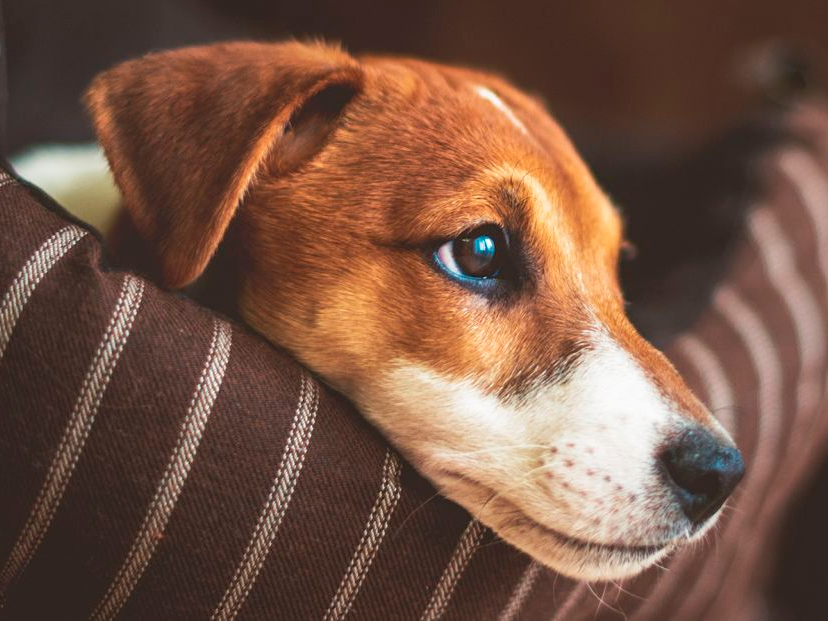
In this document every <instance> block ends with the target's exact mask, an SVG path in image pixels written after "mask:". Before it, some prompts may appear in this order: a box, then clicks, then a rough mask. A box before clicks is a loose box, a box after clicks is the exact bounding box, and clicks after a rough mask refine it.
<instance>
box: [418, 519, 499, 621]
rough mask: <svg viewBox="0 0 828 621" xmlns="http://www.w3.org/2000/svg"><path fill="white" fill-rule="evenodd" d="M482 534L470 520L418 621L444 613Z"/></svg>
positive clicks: (432, 618) (428, 619)
mask: <svg viewBox="0 0 828 621" xmlns="http://www.w3.org/2000/svg"><path fill="white" fill-rule="evenodd" d="M484 532H485V529H484V527H483V525H482V524H481V523H480V522H478V521H477V520H471V521H470V522H469V524H468V526H466V529H465V530H464V531H463V534H462V535H460V541H458V542H457V546H456V547H455V548H454V553H453V554H452V556H451V560H450V561H449V564H448V565H447V566H446V568H445V570H443V574H442V575H441V576H440V580H439V581H438V582H437V586H435V587H434V591H433V592H432V593H431V599H430V600H429V602H428V606H426V609H425V610H424V611H423V614H422V616H421V617H420V621H436V620H437V619H439V618H440V617H442V616H443V614H444V613H445V612H446V607H447V606H448V604H449V601H450V600H451V595H452V593H454V589H455V587H456V586H457V583H458V582H459V581H460V577H461V576H462V575H463V572H464V571H465V570H466V566H467V565H468V564H469V561H470V560H471V557H472V555H474V553H475V551H476V550H477V547H478V546H479V545H480V540H481V539H482V538H483V533H484Z"/></svg>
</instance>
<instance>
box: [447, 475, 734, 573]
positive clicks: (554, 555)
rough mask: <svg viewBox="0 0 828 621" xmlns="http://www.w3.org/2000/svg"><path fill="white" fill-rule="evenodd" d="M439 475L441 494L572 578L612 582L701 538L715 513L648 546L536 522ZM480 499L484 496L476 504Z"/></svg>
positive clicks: (474, 486)
mask: <svg viewBox="0 0 828 621" xmlns="http://www.w3.org/2000/svg"><path fill="white" fill-rule="evenodd" d="M440 478H441V479H442V480H443V482H446V483H447V485H445V486H443V485H441V488H442V490H441V491H442V493H444V494H445V495H446V496H448V497H449V498H451V499H452V500H454V501H455V502H457V503H458V504H460V505H462V506H464V507H465V508H466V509H467V510H469V511H470V512H472V515H474V516H475V517H477V518H478V519H479V520H480V521H481V522H482V523H484V524H485V525H486V526H488V527H490V528H491V529H492V530H493V531H494V532H495V533H496V534H497V535H498V536H499V537H500V538H501V539H503V540H504V541H506V542H508V543H510V544H511V545H513V546H515V547H516V548H518V549H520V550H522V551H523V552H525V553H526V554H528V555H529V556H531V557H532V558H534V559H535V560H536V561H538V562H539V563H541V564H543V565H545V566H547V567H549V568H550V569H552V570H554V571H556V572H558V573H560V574H563V575H565V576H568V577H570V578H574V579H576V580H587V581H600V580H618V579H622V578H629V577H631V576H634V575H636V574H639V573H641V572H642V571H644V570H646V569H648V568H650V567H652V566H653V565H655V564H656V563H658V562H659V561H660V560H662V559H663V558H664V557H666V556H667V555H668V554H670V553H671V552H673V551H674V550H676V549H677V548H680V547H681V546H682V545H684V544H686V543H688V542H690V541H695V540H697V539H699V538H701V537H702V536H704V534H705V533H706V532H707V531H708V530H709V529H710V528H712V526H713V525H714V524H715V522H716V520H717V519H718V517H719V513H717V514H716V515H714V516H713V517H712V518H710V519H709V520H708V521H707V522H706V523H705V524H704V525H702V526H701V527H700V528H698V529H695V530H694V531H693V532H692V533H687V532H685V533H683V534H682V535H681V536H677V537H675V538H671V539H667V540H665V541H662V542H657V543H653V544H650V545H639V544H627V543H625V542H613V543H606V542H599V541H592V540H588V539H585V538H581V537H576V536H573V535H570V534H567V533H566V532H564V531H563V530H561V529H556V528H552V527H550V526H548V525H545V524H542V523H540V522H539V521H537V520H535V519H533V518H532V517H530V516H529V515H527V514H526V513H525V512H524V511H523V510H521V509H520V507H518V506H517V505H516V504H514V503H512V502H510V501H509V500H506V499H504V498H502V497H499V496H497V495H496V493H495V492H494V491H493V490H492V489H491V488H487V487H485V486H483V485H481V484H479V483H477V482H473V481H471V480H470V479H468V478H466V477H454V476H449V477H445V475H444V476H441V477H440ZM447 478H448V481H447V480H446V479H447ZM481 497H485V498H486V499H487V500H485V501H484V502H482V503H481V500H480V499H481ZM475 507H476V509H475Z"/></svg>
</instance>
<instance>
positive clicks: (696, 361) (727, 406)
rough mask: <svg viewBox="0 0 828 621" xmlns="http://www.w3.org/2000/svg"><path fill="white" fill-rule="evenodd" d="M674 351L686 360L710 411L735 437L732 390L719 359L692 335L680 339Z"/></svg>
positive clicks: (734, 404)
mask: <svg viewBox="0 0 828 621" xmlns="http://www.w3.org/2000/svg"><path fill="white" fill-rule="evenodd" d="M675 346H676V348H677V349H678V350H679V351H680V352H681V353H682V354H684V355H685V357H686V358H687V359H688V360H689V361H690V364H692V365H693V366H694V367H695V368H696V371H698V374H699V377H700V379H701V382H702V387H703V389H704V391H705V393H707V396H708V401H709V402H708V404H707V406H708V407H709V408H710V411H711V412H712V413H713V416H715V417H716V418H717V419H718V420H719V422H720V423H721V424H722V426H723V427H724V428H725V429H727V432H728V433H729V434H731V436H735V435H736V412H735V407H736V403H735V399H734V397H733V389H732V387H731V386H730V381H729V380H728V378H727V373H725V370H724V368H723V367H722V364H721V362H720V361H719V358H718V357H717V356H716V354H714V353H713V351H712V350H711V349H710V348H709V347H708V346H707V345H706V344H705V343H703V342H702V341H701V339H700V338H698V337H697V336H695V335H693V334H686V335H684V336H682V337H680V338H679V339H678V340H677V341H676V343H675Z"/></svg>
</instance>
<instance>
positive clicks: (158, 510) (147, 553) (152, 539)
mask: <svg viewBox="0 0 828 621" xmlns="http://www.w3.org/2000/svg"><path fill="white" fill-rule="evenodd" d="M231 343H232V328H231V327H230V326H229V325H228V324H227V323H225V322H223V321H219V320H214V323H213V337H212V340H211V343H210V350H209V353H208V355H207V360H206V362H205V363H204V367H203V369H202V371H201V376H200V377H199V379H198V383H197V384H196V388H195V391H194V392H193V396H192V399H191V400H190V406H189V408H188V409H187V415H186V417H185V419H184V422H183V424H182V426H181V430H180V431H179V435H178V440H177V442H176V445H175V448H174V449H173V452H172V455H171V457H170V460H169V462H168V463H167V467H166V469H165V470H164V474H163V476H162V477H161V482H160V483H159V484H158V487H157V489H156V491H155V496H154V497H153V499H152V502H151V503H150V505H149V508H148V510H147V513H146V515H145V516H144V521H143V523H142V524H141V528H140V529H139V531H138V536H137V537H136V538H135V541H134V542H133V544H132V547H131V548H130V550H129V553H128V554H127V556H126V558H125V559H124V562H123V564H122V565H121V568H120V570H119V571H118V574H117V575H116V576H115V579H114V580H113V582H112V584H111V585H110V587H109V589H108V590H107V592H106V594H105V595H104V597H103V599H102V601H101V602H100V603H99V604H98V606H97V608H96V609H95V611H94V612H93V613H92V618H93V619H96V620H103V619H112V618H114V617H115V615H117V614H118V612H119V611H120V610H121V608H122V607H123V605H124V604H125V603H126V601H127V599H128V598H129V596H130V595H131V594H132V592H133V590H134V589H135V585H136V584H137V583H138V580H140V578H141V576H142V575H143V573H144V570H145V569H146V568H147V565H149V562H150V559H151V558H152V555H153V553H154V552H155V548H156V546H157V545H158V541H159V540H160V538H161V536H162V535H163V533H164V531H165V529H166V527H167V522H168V521H169V519H170V515H171V514H172V511H173V509H174V508H175V505H176V502H178V497H179V496H180V495H181V490H182V489H183V488H184V484H185V483H186V481H187V477H188V476H189V474H190V468H191V467H192V465H193V461H194V460H195V457H196V452H197V451H198V447H199V444H200V443H201V438H202V435H203V433H204V429H205V427H206V426H207V420H208V418H209V416H210V412H211V411H212V409H213V404H214V403H215V401H216V397H218V393H219V390H220V389H221V384H222V381H223V380H224V372H225V370H226V369H227V362H228V360H229V359H230V347H231Z"/></svg>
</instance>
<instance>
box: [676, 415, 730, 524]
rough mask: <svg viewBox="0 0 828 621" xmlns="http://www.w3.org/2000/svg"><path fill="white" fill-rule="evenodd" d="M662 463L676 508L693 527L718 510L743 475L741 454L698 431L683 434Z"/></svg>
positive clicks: (713, 437) (694, 429)
mask: <svg viewBox="0 0 828 621" xmlns="http://www.w3.org/2000/svg"><path fill="white" fill-rule="evenodd" d="M661 460H662V463H663V464H664V467H665V470H666V472H667V476H668V477H669V478H670V480H671V481H672V482H673V483H674V484H675V488H676V489H675V491H676V495H677V497H678V502H679V505H681V508H682V510H683V511H684V513H685V515H686V516H687V517H688V518H690V520H691V521H692V522H693V523H695V524H699V523H701V522H703V521H705V520H706V519H707V518H709V517H710V516H711V515H713V514H714V513H716V511H718V510H719V507H721V506H722V504H723V503H724V501H725V500H726V499H727V497H728V496H729V495H730V493H731V492H732V491H733V489H734V488H735V487H736V485H737V484H738V483H739V481H740V480H741V478H742V475H743V474H744V473H745V462H744V461H743V460H742V455H741V453H739V451H738V450H737V449H736V448H735V447H733V446H730V445H729V444H725V443H724V442H722V440H720V439H718V438H716V437H715V436H714V435H713V434H712V433H710V432H709V431H706V430H704V429H702V428H700V427H696V428H693V429H691V430H689V431H686V432H684V433H683V434H682V435H681V436H680V437H679V438H678V439H677V440H676V441H675V442H673V444H671V445H670V446H668V447H667V449H666V450H665V451H664V452H663V453H662V455H661Z"/></svg>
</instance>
